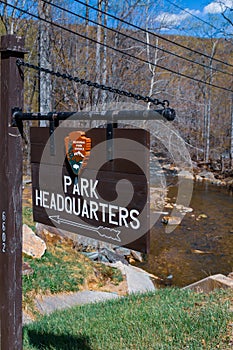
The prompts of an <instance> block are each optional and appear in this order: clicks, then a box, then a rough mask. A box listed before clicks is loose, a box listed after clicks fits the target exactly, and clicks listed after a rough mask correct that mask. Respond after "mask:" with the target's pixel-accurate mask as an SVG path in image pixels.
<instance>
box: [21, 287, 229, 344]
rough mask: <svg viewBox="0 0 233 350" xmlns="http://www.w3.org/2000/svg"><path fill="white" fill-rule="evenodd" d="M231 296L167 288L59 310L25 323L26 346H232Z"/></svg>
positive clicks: (226, 293) (219, 292) (220, 292)
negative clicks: (228, 326) (230, 328)
mask: <svg viewBox="0 0 233 350" xmlns="http://www.w3.org/2000/svg"><path fill="white" fill-rule="evenodd" d="M229 298H230V295H229V292H224V291H218V292H215V293H212V294H210V295H208V296H207V295H204V294H195V293H192V292H189V291H184V290H178V289H164V290H159V291H157V292H155V293H149V294H146V295H143V296H142V295H141V296H140V295H134V296H130V297H125V298H121V299H119V300H112V301H108V302H105V303H98V304H92V305H91V304H90V305H84V306H81V307H75V308H71V309H68V310H65V311H59V312H55V313H54V314H51V315H50V316H44V317H42V318H41V319H40V320H39V321H37V322H35V323H32V324H30V325H28V326H26V327H25V328H24V350H35V349H48V350H49V349H53V350H54V349H56V350H62V349H67V350H79V349H80V350H152V349H154V350H156V349H157V350H182V349H192V350H202V349H203V350H207V349H208V350H213V349H217V348H218V349H231V347H230V346H229V347H228V345H227V344H229V341H230V340H229V338H228V337H227V335H226V334H227V333H226V332H227V325H228V323H229V321H230V312H229V305H228V302H227V299H229Z"/></svg>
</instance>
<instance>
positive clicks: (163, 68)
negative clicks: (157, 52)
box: [0, 0, 232, 92]
mask: <svg viewBox="0 0 233 350" xmlns="http://www.w3.org/2000/svg"><path fill="white" fill-rule="evenodd" d="M0 2H1V3H4V1H3V0H0ZM7 6H10V7H12V8H14V9H16V10H18V11H21V12H23V13H25V14H27V15H29V16H32V17H34V18H37V19H39V20H41V21H43V22H46V23H49V24H51V25H53V26H55V27H57V28H60V29H63V30H65V31H67V32H69V33H71V34H74V35H77V36H79V37H81V38H84V39H88V40H90V41H92V42H94V43H96V44H99V45H102V46H105V47H107V48H109V49H111V50H113V51H116V52H119V53H121V54H123V55H125V56H128V57H130V58H133V59H136V60H139V61H141V62H143V63H147V64H151V65H153V66H155V67H158V68H160V69H162V70H165V71H167V72H170V73H172V74H175V75H178V76H180V77H183V78H187V79H190V80H193V81H195V82H198V83H201V84H204V85H208V86H211V87H214V88H217V89H220V90H224V91H228V92H232V90H231V89H228V88H225V87H223V86H218V85H215V84H212V83H209V82H207V81H204V80H201V79H198V78H194V77H191V76H189V75H186V74H184V73H180V72H176V71H174V70H172V69H170V68H165V67H163V66H161V65H159V64H154V63H153V62H150V61H148V60H145V59H143V58H141V57H135V56H134V55H132V54H130V53H128V52H124V51H122V50H119V49H116V48H115V47H112V46H110V45H107V44H104V43H102V42H99V41H97V40H95V39H93V38H90V37H88V36H86V35H84V34H80V33H77V32H75V31H73V30H72V29H69V28H66V27H63V26H61V25H59V24H57V23H54V22H53V21H49V20H47V19H45V18H41V17H40V16H38V15H35V14H33V13H30V12H28V11H26V10H23V9H20V8H19V7H17V6H14V5H11V4H7Z"/></svg>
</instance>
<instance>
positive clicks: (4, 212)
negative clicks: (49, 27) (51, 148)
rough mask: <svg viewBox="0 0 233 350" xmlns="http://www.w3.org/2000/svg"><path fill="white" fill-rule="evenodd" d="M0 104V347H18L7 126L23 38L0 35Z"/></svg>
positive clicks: (14, 184)
mask: <svg viewBox="0 0 233 350" xmlns="http://www.w3.org/2000/svg"><path fill="white" fill-rule="evenodd" d="M0 50H1V105H0V150H1V157H0V162H1V164H0V220H1V225H0V228H1V231H0V322H1V323H0V324H1V326H0V329H1V333H0V335H1V338H0V349H1V350H21V349H22V278H21V276H22V163H23V161H22V144H21V135H20V133H19V131H18V128H16V127H12V126H11V114H12V113H11V110H12V108H13V107H19V108H23V79H22V75H21V74H20V71H19V69H18V67H17V65H16V60H17V58H21V59H23V58H24V52H25V51H24V40H23V39H22V38H19V37H16V36H15V35H5V36H2V37H1V48H0Z"/></svg>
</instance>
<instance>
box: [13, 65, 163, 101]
mask: <svg viewBox="0 0 233 350" xmlns="http://www.w3.org/2000/svg"><path fill="white" fill-rule="evenodd" d="M16 64H17V66H18V67H20V66H23V67H27V68H31V69H34V70H37V71H38V72H44V73H46V74H51V75H53V76H56V77H58V78H62V79H67V80H69V81H74V82H75V83H80V84H82V85H87V86H90V87H94V88H96V89H100V90H104V91H109V92H112V93H114V94H118V95H121V96H126V97H131V98H134V99H135V100H137V101H144V102H146V103H149V102H150V103H152V104H154V105H156V106H158V105H161V106H163V107H164V108H165V107H169V101H168V100H163V101H160V100H158V99H154V98H151V97H150V96H142V95H140V94H134V93H133V92H129V91H125V90H120V89H117V88H113V87H110V86H105V85H103V84H98V83H94V82H92V81H90V80H85V79H81V78H78V77H73V76H72V75H70V74H66V73H60V72H56V71H54V70H51V69H48V68H43V67H39V66H36V65H34V64H31V63H28V62H24V61H23V60H21V59H17V61H16Z"/></svg>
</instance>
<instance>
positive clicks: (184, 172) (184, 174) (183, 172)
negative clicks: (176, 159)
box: [178, 170, 194, 180]
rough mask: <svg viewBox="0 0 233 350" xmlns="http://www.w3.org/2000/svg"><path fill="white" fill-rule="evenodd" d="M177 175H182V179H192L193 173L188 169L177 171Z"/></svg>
mask: <svg viewBox="0 0 233 350" xmlns="http://www.w3.org/2000/svg"><path fill="white" fill-rule="evenodd" d="M178 176H179V177H182V178H184V179H190V180H193V178H194V177H193V174H192V173H190V171H188V170H181V171H180V172H179V173H178Z"/></svg>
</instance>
